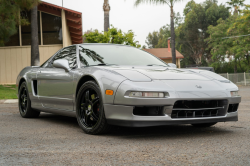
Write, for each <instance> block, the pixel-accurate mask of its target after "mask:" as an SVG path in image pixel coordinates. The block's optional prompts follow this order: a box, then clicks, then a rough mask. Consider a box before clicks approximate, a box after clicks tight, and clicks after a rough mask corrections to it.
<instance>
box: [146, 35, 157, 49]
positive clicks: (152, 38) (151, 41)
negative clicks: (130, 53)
mask: <svg viewBox="0 0 250 166" xmlns="http://www.w3.org/2000/svg"><path fill="white" fill-rule="evenodd" d="M158 42H159V32H157V31H154V32H152V33H149V34H148V36H147V40H146V44H147V45H148V48H155V46H156V45H157V44H158Z"/></svg>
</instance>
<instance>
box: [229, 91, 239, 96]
mask: <svg viewBox="0 0 250 166" xmlns="http://www.w3.org/2000/svg"><path fill="white" fill-rule="evenodd" d="M230 93H231V96H232V97H237V96H239V94H238V91H231V92H230Z"/></svg>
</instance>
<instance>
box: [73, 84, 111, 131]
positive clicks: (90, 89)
mask: <svg viewBox="0 0 250 166" xmlns="http://www.w3.org/2000/svg"><path fill="white" fill-rule="evenodd" d="M76 105H77V107H76V115H77V121H78V124H79V126H80V127H81V128H82V130H83V131H84V132H85V133H87V134H101V133H104V132H107V131H108V130H109V128H110V125H108V124H107V121H106V118H105V114H104V108H103V103H102V96H101V92H100V89H99V86H98V85H97V84H96V83H95V82H94V81H88V82H86V83H84V84H83V85H82V87H81V88H80V90H79V92H78V95H77V103H76Z"/></svg>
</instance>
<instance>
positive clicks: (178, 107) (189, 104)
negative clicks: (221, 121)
mask: <svg viewBox="0 0 250 166" xmlns="http://www.w3.org/2000/svg"><path fill="white" fill-rule="evenodd" d="M227 105H228V102H227V100H179V101H176V102H175V104H174V107H173V110H172V114H171V118H201V117H215V116H225V115H226V111H227Z"/></svg>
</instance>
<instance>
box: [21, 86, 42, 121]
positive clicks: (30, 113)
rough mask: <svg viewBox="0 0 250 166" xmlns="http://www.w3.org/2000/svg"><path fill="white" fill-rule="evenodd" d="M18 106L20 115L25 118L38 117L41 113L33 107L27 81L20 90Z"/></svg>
mask: <svg viewBox="0 0 250 166" xmlns="http://www.w3.org/2000/svg"><path fill="white" fill-rule="evenodd" d="M18 92H19V93H18V106H19V112H20V115H21V116H22V117H23V118H36V117H38V116H39V115H40V112H39V111H36V110H33V109H32V108H31V101H30V98H29V91H28V88H27V84H26V82H23V83H22V84H21V86H20V88H19V91H18Z"/></svg>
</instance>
